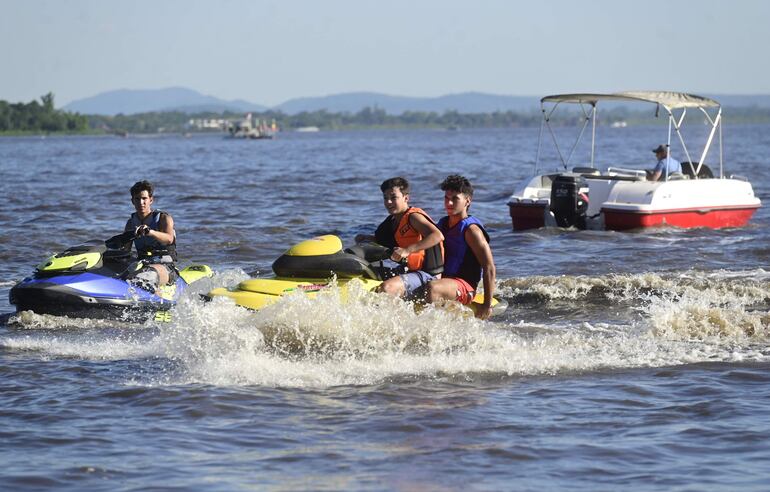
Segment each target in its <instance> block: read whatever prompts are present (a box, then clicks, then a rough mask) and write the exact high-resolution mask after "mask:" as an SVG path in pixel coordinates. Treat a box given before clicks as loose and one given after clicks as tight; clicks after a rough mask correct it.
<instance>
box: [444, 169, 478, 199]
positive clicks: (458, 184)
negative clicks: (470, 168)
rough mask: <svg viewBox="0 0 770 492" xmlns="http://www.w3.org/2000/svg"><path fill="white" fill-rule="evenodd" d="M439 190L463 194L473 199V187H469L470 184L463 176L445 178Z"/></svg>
mask: <svg viewBox="0 0 770 492" xmlns="http://www.w3.org/2000/svg"><path fill="white" fill-rule="evenodd" d="M441 190H442V191H447V190H450V191H456V192H458V193H463V194H464V195H465V196H467V197H468V198H472V197H473V185H471V182H470V181H468V178H466V177H465V176H460V175H459V174H451V175H449V176H447V177H446V179H444V181H442V182H441Z"/></svg>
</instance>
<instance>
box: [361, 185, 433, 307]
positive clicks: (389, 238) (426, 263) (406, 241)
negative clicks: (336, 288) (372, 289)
mask: <svg viewBox="0 0 770 492" xmlns="http://www.w3.org/2000/svg"><path fill="white" fill-rule="evenodd" d="M380 190H381V191H382V199H383V203H384V205H385V209H386V210H387V211H388V214H389V215H388V217H387V218H386V219H385V220H384V221H382V223H381V224H380V225H379V227H377V230H376V231H375V232H374V236H370V235H365V234H359V235H358V236H356V238H355V239H356V242H361V241H374V242H376V243H378V244H381V245H382V246H385V247H388V248H393V254H392V256H391V260H393V261H395V262H398V263H402V262H404V261H405V262H406V268H404V267H401V268H400V269H396V276H394V277H391V278H389V279H387V280H385V281H384V282H383V283H382V285H381V286H380V288H379V289H380V290H381V291H382V292H387V293H388V294H390V295H393V296H399V297H405V298H407V299H413V298H419V297H422V296H424V294H425V290H424V287H425V285H426V284H427V283H428V282H430V281H431V280H434V279H436V278H437V275H440V273H441V270H442V265H443V254H442V250H441V241H442V240H443V239H444V237H443V236H442V235H441V232H440V231H439V230H438V228H437V227H436V225H435V224H434V223H433V220H431V218H430V217H429V216H428V214H427V213H425V211H424V210H422V209H420V208H417V207H411V206H410V205H409V182H408V181H407V180H406V179H405V178H402V177H395V178H390V179H386V180H385V181H383V182H382V185H380Z"/></svg>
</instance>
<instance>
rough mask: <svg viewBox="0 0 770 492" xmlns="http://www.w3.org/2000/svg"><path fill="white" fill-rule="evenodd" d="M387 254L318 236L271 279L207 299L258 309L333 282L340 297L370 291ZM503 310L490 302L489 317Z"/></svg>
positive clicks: (287, 256) (290, 254) (276, 266)
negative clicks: (357, 289) (356, 287)
mask: <svg viewBox="0 0 770 492" xmlns="http://www.w3.org/2000/svg"><path fill="white" fill-rule="evenodd" d="M390 254H391V251H390V250H389V249H388V248H385V247H384V246H380V245H379V244H375V243H362V244H357V245H356V246H353V247H351V248H348V249H344V250H343V247H342V241H341V240H340V238H339V237H337V236H334V235H325V236H319V237H315V238H313V239H309V240H306V241H302V242H301V243H299V244H296V245H294V246H292V247H291V248H289V249H288V250H287V251H286V252H285V253H284V254H283V255H281V256H280V257H279V258H278V259H277V260H276V261H275V262H274V263H273V272H274V273H275V276H274V277H270V278H252V279H249V280H245V281H243V282H241V283H240V284H238V286H237V287H235V288H230V289H226V288H218V289H214V290H212V291H211V292H209V294H208V297H209V298H214V297H222V296H224V297H229V298H230V299H233V300H234V301H235V303H236V304H238V305H239V306H243V307H246V308H249V309H262V308H264V307H265V306H268V305H270V304H273V303H275V302H277V301H278V300H280V299H281V297H282V296H284V295H286V294H289V293H292V292H295V291H301V292H303V293H305V294H306V295H308V296H310V297H315V296H316V294H317V293H318V292H319V291H320V290H322V289H324V288H326V287H328V286H329V285H330V284H332V283H334V282H336V285H337V286H339V288H340V289H341V290H342V291H343V294H344V292H345V289H347V286H348V285H349V284H350V283H351V282H358V283H359V284H360V285H361V286H363V288H364V289H366V290H369V291H373V290H375V289H376V288H377V287H378V286H379V285H380V284H381V283H382V282H383V280H384V279H387V278H389V276H390V275H388V273H389V272H391V271H392V270H391V269H390V268H388V267H387V266H386V265H385V264H384V263H383V260H386V259H388V258H389V257H390ZM391 275H392V274H391ZM483 300H484V297H483V294H477V295H476V297H475V298H474V300H473V303H472V304H471V305H470V308H471V309H473V311H474V312H475V311H476V309H478V308H479V307H481V303H482V302H483ZM507 307H508V303H507V302H505V301H504V300H498V299H493V300H492V316H496V315H499V314H502V313H503V312H504V311H505V310H506V308H507Z"/></svg>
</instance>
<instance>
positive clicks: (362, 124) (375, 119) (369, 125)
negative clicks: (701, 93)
mask: <svg viewBox="0 0 770 492" xmlns="http://www.w3.org/2000/svg"><path fill="white" fill-rule="evenodd" d="M53 97H54V96H53V94H51V93H48V94H46V95H45V96H43V97H41V98H40V100H41V103H39V102H37V101H32V102H30V103H27V104H24V103H17V104H9V103H7V102H5V101H0V135H2V134H6V135H8V134H40V133H53V132H65V133H115V134H119V135H125V134H129V133H187V132H205V131H208V132H223V131H224V128H216V127H215V128H205V129H204V128H199V127H198V126H196V125H191V122H192V121H193V120H204V119H205V120H226V121H231V122H238V121H240V120H242V119H243V117H244V115H243V113H233V112H223V113H216V112H204V113H195V114H189V113H184V112H181V111H169V112H150V113H139V114H132V115H123V114H119V115H116V116H103V115H81V114H78V113H68V112H64V111H59V110H56V109H54V104H53ZM252 115H253V117H254V118H255V119H257V120H262V121H266V122H268V124H270V123H272V122H273V121H275V122H276V124H277V125H278V127H279V128H280V129H282V130H293V129H297V128H302V127H313V126H315V127H318V128H320V129H322V130H360V129H416V128H512V127H533V126H538V125H540V120H541V117H542V115H541V113H540V112H539V111H530V112H513V111H496V112H493V113H459V112H457V111H445V112H444V113H441V114H440V113H436V112H427V111H407V112H405V113H403V114H400V115H391V114H388V113H386V112H385V110H384V109H381V108H377V107H374V108H371V107H367V108H364V109H362V110H361V111H359V112H357V113H331V112H329V111H325V110H321V111H312V112H302V113H299V114H295V115H287V114H284V113H282V112H280V111H265V112H262V113H252ZM690 117H691V116H690V115H689V114H688V119H689V118H690ZM581 118H583V116H582V114H581V113H579V112H578V111H569V110H568V111H562V112H560V113H559V112H557V114H556V115H555V116H554V118H553V119H552V120H551V124H552V125H553V124H555V125H561V124H564V125H574V124H575V122H576V121H577V120H579V119H581ZM725 118H726V119H727V120H728V121H729V122H730V123H770V108H759V107H741V108H728V109H727V110H726V112H725ZM620 121H623V122H626V123H627V124H628V125H640V124H654V123H656V122H659V121H660V120H659V119H657V120H656V118H655V115H654V112H651V111H644V110H629V109H628V108H626V107H619V108H615V109H610V110H605V111H603V112H600V113H599V124H603V125H610V124H612V123H614V122H620Z"/></svg>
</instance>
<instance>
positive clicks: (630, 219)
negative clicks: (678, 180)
mask: <svg viewBox="0 0 770 492" xmlns="http://www.w3.org/2000/svg"><path fill="white" fill-rule="evenodd" d="M756 210H757V207H751V208H732V209H711V210H708V211H701V210H666V211H662V212H653V213H648V212H629V211H625V210H612V209H606V208H603V209H602V212H603V213H604V228H605V229H606V230H612V231H623V230H626V229H636V228H640V227H655V226H674V227H685V228H687V227H710V228H712V229H719V228H722V227H741V226H744V225H746V223H747V222H748V221H749V219H750V218H751V216H752V215H754V212H756Z"/></svg>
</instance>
